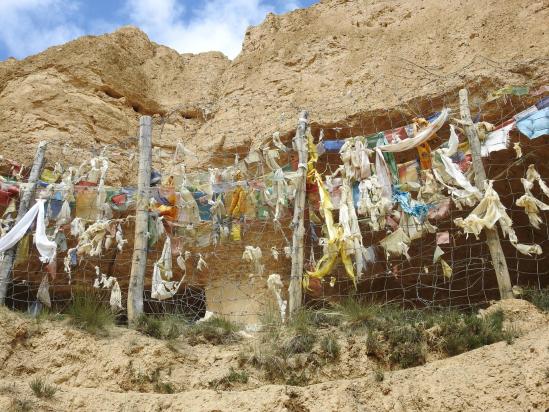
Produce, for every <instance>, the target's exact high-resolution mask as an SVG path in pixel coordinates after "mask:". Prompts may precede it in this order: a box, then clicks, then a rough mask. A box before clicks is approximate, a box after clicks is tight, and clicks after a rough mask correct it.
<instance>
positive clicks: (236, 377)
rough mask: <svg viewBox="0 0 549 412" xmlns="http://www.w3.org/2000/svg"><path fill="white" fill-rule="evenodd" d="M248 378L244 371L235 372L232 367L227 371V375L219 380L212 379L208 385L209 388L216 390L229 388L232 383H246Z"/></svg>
mask: <svg viewBox="0 0 549 412" xmlns="http://www.w3.org/2000/svg"><path fill="white" fill-rule="evenodd" d="M249 378H250V376H249V375H248V372H246V371H244V370H243V371H240V372H239V371H236V370H234V369H233V368H232V367H231V369H230V370H229V373H228V374H227V375H225V376H224V377H222V378H221V379H214V380H213V381H211V382H210V383H209V386H210V388H214V389H218V388H219V387H222V388H229V387H231V386H232V385H233V384H234V383H243V384H246V383H248V379H249Z"/></svg>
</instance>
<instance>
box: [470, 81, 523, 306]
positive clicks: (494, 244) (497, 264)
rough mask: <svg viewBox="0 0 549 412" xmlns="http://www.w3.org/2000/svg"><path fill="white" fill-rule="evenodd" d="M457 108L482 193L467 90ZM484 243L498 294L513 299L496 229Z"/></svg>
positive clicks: (481, 172)
mask: <svg viewBox="0 0 549 412" xmlns="http://www.w3.org/2000/svg"><path fill="white" fill-rule="evenodd" d="M459 107H460V111H461V120H462V122H463V124H464V127H465V134H466V135H467V139H468V140H469V146H470V148H471V154H472V156H473V170H474V172H475V185H476V186H477V187H478V188H479V190H481V191H484V182H485V181H486V172H485V170H484V165H483V164H482V157H481V155H480V140H479V138H478V133H477V129H476V127H475V125H474V124H473V121H472V119H471V112H470V111H469V98H468V96H467V90H466V89H461V90H460V91H459ZM484 231H485V232H486V242H487V243H488V249H489V250H490V255H491V256H492V265H493V266H494V270H495V272H496V277H497V280H498V286H499V294H500V298H501V299H509V298H512V297H513V291H512V289H511V278H510V277H509V269H508V268H507V261H506V260H505V255H504V254H503V249H502V248H501V243H500V241H499V234H498V232H497V229H495V228H494V229H487V228H485V229H484Z"/></svg>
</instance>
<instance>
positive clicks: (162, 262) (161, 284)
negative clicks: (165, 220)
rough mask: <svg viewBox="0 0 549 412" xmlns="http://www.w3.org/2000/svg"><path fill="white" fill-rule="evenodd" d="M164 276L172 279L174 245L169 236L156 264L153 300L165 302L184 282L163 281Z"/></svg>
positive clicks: (152, 289) (152, 291)
mask: <svg viewBox="0 0 549 412" xmlns="http://www.w3.org/2000/svg"><path fill="white" fill-rule="evenodd" d="M162 275H164V277H166V278H167V279H171V278H172V275H173V272H172V245H171V240H170V237H169V236H167V237H166V240H165V241H164V248H163V249H162V255H161V256H160V259H158V260H157V261H156V262H155V263H154V268H153V275H152V285H151V297H152V298H153V299H158V300H165V299H169V298H171V297H173V296H174V295H175V294H176V293H177V290H178V289H179V285H181V282H182V281H183V280H180V281H179V282H174V281H167V280H164V279H162Z"/></svg>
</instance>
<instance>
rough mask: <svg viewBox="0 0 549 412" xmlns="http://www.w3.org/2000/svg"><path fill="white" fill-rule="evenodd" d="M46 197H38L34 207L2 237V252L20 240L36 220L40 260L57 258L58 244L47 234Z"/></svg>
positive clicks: (49, 260)
mask: <svg viewBox="0 0 549 412" xmlns="http://www.w3.org/2000/svg"><path fill="white" fill-rule="evenodd" d="M45 202H46V201H45V200H44V199H38V200H37V201H36V203H35V204H34V206H33V207H31V208H30V209H29V211H28V212H27V213H25V215H24V216H23V217H22V218H21V220H19V222H17V223H16V224H15V225H14V226H13V228H12V229H11V230H10V231H9V232H8V233H7V234H6V235H5V236H4V237H2V238H0V253H3V252H5V251H6V250H8V249H10V248H11V247H13V246H14V245H16V244H17V242H19V241H20V240H21V239H22V238H23V236H25V234H26V233H27V231H28V229H29V228H30V226H31V225H32V223H33V222H34V221H35V220H36V233H35V236H34V244H35V245H36V248H37V249H38V252H39V253H40V261H41V262H43V263H51V262H53V260H54V259H55V255H56V250H57V244H56V243H55V242H54V241H51V240H49V239H48V237H47V236H46V225H45V222H44V220H45V211H44V204H45Z"/></svg>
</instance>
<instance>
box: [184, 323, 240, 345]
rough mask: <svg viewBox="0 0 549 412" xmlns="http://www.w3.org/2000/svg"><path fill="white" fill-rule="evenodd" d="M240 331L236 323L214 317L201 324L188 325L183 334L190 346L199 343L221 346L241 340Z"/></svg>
mask: <svg viewBox="0 0 549 412" xmlns="http://www.w3.org/2000/svg"><path fill="white" fill-rule="evenodd" d="M240 329H241V327H240V326H239V325H237V324H236V323H234V322H231V321H230V320H228V319H225V318H221V317H217V316H215V317H212V318H210V319H208V320H205V321H203V322H198V323H195V324H194V325H190V326H189V327H187V328H186V329H185V331H184V334H185V336H186V337H187V338H188V339H189V343H190V344H191V345H196V344H199V343H212V344H214V345H221V344H227V343H233V342H237V341H239V340H240V339H241V336H240V335H239V334H238V331H239V330H240Z"/></svg>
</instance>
